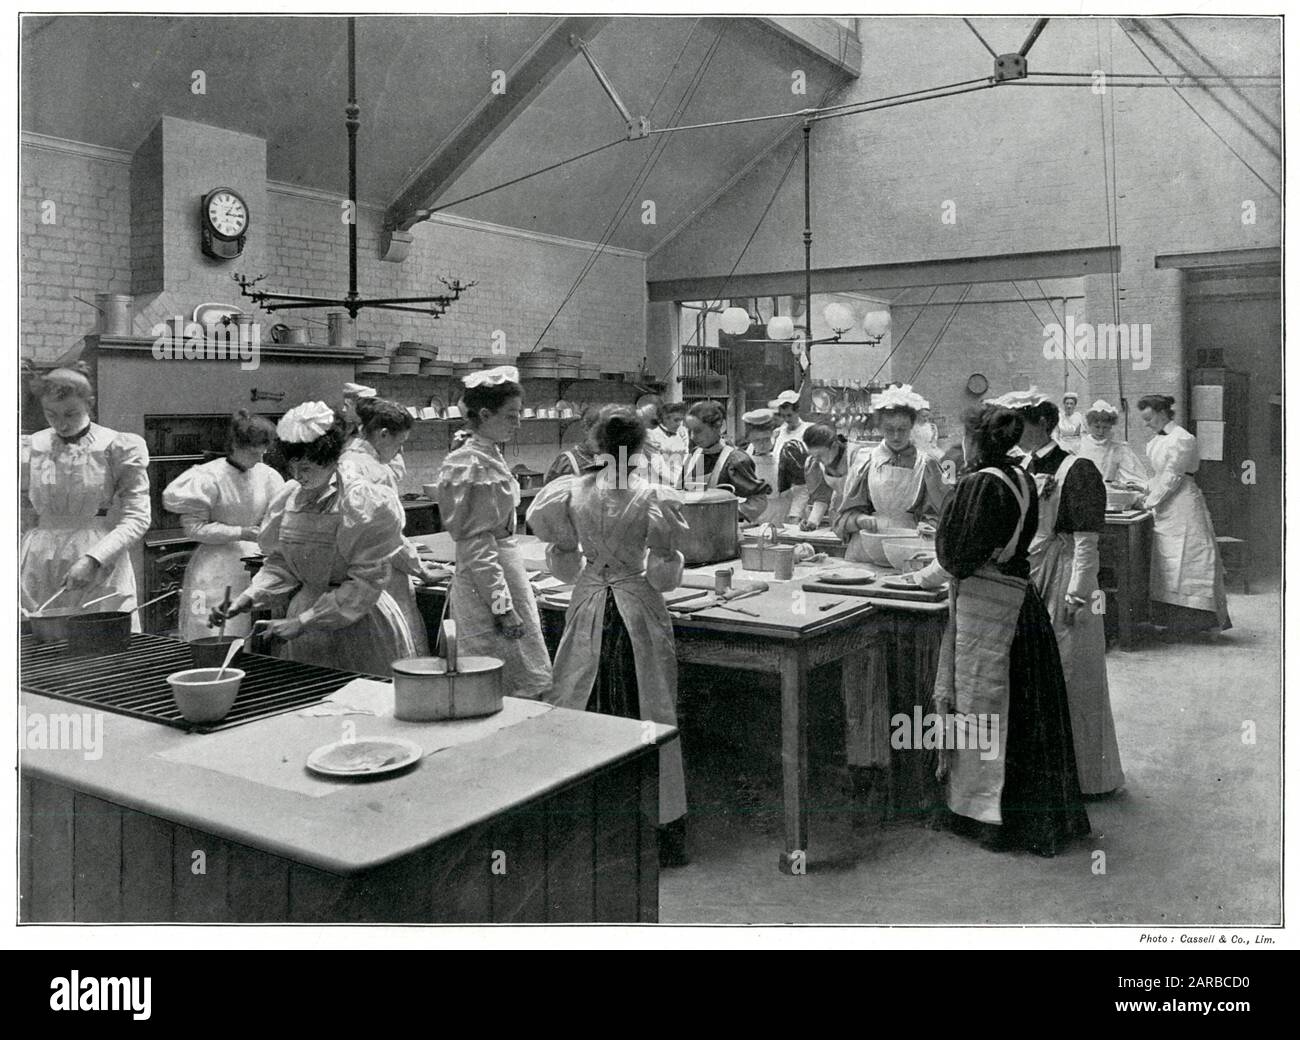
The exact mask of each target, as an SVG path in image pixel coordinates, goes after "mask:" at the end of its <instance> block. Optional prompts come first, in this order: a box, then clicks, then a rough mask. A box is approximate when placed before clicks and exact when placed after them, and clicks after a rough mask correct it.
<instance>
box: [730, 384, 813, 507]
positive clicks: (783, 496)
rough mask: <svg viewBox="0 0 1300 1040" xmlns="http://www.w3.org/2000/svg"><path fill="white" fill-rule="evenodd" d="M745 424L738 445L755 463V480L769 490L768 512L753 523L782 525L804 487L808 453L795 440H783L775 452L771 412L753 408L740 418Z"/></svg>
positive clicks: (773, 422) (774, 419) (773, 424)
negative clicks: (743, 432) (743, 435)
mask: <svg viewBox="0 0 1300 1040" xmlns="http://www.w3.org/2000/svg"><path fill="white" fill-rule="evenodd" d="M740 419H741V422H743V423H744V424H745V443H744V444H742V445H741V447H742V448H743V449H744V451H745V452H746V453H747V454H748V455H749V457H750V458H751V459H752V460H753V462H754V476H755V477H757V478H758V479H759V480H761V481H762V482H763V483H765V484H767V485H768V486H769V487H771V488H772V490H773V492H774V493H773V494H772V495H769V496H768V499H767V508H766V509H764V510H763V512H762V513H761V514H760V515H759V517H758V518H757V519H756V520H755V521H754V522H755V523H758V524H781V525H783V524H785V522H786V520H787V519H789V518H790V515H791V512H792V510H793V509H794V496H795V491H796V489H798V488H802V487H804V484H805V479H806V478H805V476H804V471H805V467H806V465H807V461H808V449H807V446H806V445H805V444H804V442H803V441H802V440H801V439H800V438H798V437H790V438H786V440H785V441H784V442H783V443H782V445H781V448H780V450H779V451H777V450H775V449H774V447H773V445H774V443H775V441H774V438H773V433H774V431H775V427H776V416H775V414H773V412H772V410H771V409H770V408H755V409H753V410H752V411H748V412H746V413H745V414H744V415H742V416H741V417H740Z"/></svg>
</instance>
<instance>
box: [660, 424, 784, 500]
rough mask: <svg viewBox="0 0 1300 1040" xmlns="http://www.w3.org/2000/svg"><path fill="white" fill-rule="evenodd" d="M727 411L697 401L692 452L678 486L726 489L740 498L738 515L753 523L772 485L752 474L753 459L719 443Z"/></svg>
mask: <svg viewBox="0 0 1300 1040" xmlns="http://www.w3.org/2000/svg"><path fill="white" fill-rule="evenodd" d="M726 419H727V416H726V412H724V411H723V410H722V405H720V404H718V402H717V401H697V402H696V403H695V404H694V405H692V406H691V411H690V416H689V418H688V420H687V421H688V423H689V425H690V430H691V443H692V444H693V445H694V450H693V451H692V452H691V455H690V457H689V458H688V459H687V460H686V467H685V468H684V469H683V471H682V478H681V481H680V484H679V486H681V487H684V488H686V489H687V490H700V489H713V488H725V489H726V490H729V491H731V492H732V494H734V495H735V496H736V497H737V498H739V499H740V506H739V511H740V515H741V516H742V517H743V518H744V519H745V520H748V521H751V522H753V521H756V520H757V519H758V518H759V517H760V516H762V515H763V514H764V513H765V512H766V511H767V500H768V497H769V496H770V495H771V494H772V490H773V488H772V485H771V484H769V483H768V482H767V481H765V480H761V479H760V478H759V477H758V475H757V474H756V473H755V472H754V460H753V459H751V458H750V457H749V455H748V454H747V453H746V452H744V451H742V450H741V449H740V448H735V447H732V446H731V445H730V444H726V443H724V442H723V440H722V430H723V426H724V425H725V424H726Z"/></svg>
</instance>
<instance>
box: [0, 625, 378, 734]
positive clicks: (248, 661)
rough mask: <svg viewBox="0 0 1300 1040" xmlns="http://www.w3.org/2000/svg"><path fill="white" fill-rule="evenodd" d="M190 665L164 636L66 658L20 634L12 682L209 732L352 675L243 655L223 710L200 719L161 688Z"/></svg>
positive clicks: (303, 702)
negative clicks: (191, 718)
mask: <svg viewBox="0 0 1300 1040" xmlns="http://www.w3.org/2000/svg"><path fill="white" fill-rule="evenodd" d="M193 666H194V665H193V661H192V660H191V658H190V650H189V647H188V646H187V645H186V644H185V643H183V642H181V641H179V640H176V639H168V638H166V637H164V636H154V635H143V634H139V633H136V634H133V635H132V636H131V645H130V648H129V649H128V650H126V651H124V652H122V653H116V654H100V655H96V656H93V657H74V656H71V655H70V654H69V653H68V646H67V643H65V642H62V641H60V642H55V643H37V642H36V640H35V639H34V638H33V637H32V636H23V637H22V642H21V659H20V668H21V673H20V675H21V677H20V684H21V686H22V688H23V689H24V690H27V691H29V692H31V693H39V694H42V695H43V696H46V697H55V698H58V699H59V700H64V701H72V702H73V703H74V704H84V705H87V706H89V707H94V708H101V709H103V710H104V711H115V712H117V713H119V714H121V715H130V716H132V717H133V718H137V719H148V720H149V721H151V722H160V723H162V724H163V725H165V726H175V727H176V728H177V729H184V730H192V731H194V732H197V733H212V732H216V731H217V730H223V729H231V728H232V727H235V726H242V725H244V724H245V723H248V722H256V721H257V720H259V719H265V718H270V717H271V716H272V715H281V714H283V713H284V712H287V711H293V710H294V709H296V708H302V707H306V706H307V705H309V704H315V703H317V702H318V701H322V700H324V699H325V698H326V697H328V696H329V695H330V694H331V693H333V692H334V691H335V690H338V689H340V688H341V687H343V686H346V685H347V684H348V683H349V682H351V681H352V680H353V679H355V678H357V673H354V672H341V671H337V670H335V669H333V668H321V667H318V666H317V665H311V664H302V663H300V662H298V661H284V660H281V659H280V658H278V657H265V656H263V655H261V654H247V653H246V654H244V655H243V657H241V658H240V662H239V664H238V666H237V667H239V668H242V669H243V670H244V672H245V675H244V681H243V683H242V684H241V685H240V687H239V696H238V697H237V698H235V704H234V707H232V708H231V709H230V714H229V715H227V716H226V717H225V718H224V719H222V720H221V721H220V722H214V723H207V724H201V723H192V722H186V721H185V720H184V719H183V718H181V714H180V712H179V711H178V710H177V709H176V702H175V701H174V700H173V699H172V691H171V687H170V686H168V685H167V676H169V675H170V674H171V673H172V672H179V671H182V670H184V669H186V668H192V667H193Z"/></svg>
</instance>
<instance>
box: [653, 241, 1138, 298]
mask: <svg viewBox="0 0 1300 1040" xmlns="http://www.w3.org/2000/svg"><path fill="white" fill-rule="evenodd" d="M1118 270H1120V257H1119V249H1118V248H1112V247H1110V246H1094V247H1091V248H1087V247H1085V248H1080V249H1059V250H1050V251H1046V252H1041V253H1013V254H1009V255H1005V256H981V257H962V258H960V259H955V260H919V261H916V262H914V263H904V264H875V265H872V266H868V267H829V268H822V269H820V270H818V269H816V268H814V270H813V273H812V274H813V284H814V286H816V291H817V292H822V293H832V292H866V293H872V292H881V291H884V290H887V289H901V288H905V287H907V286H916V285H925V286H929V285H966V284H969V283H978V282H1010V281H1032V280H1033V279H1035V278H1078V277H1082V276H1083V275H1090V274H1106V273H1110V272H1114V271H1118ZM646 289H647V294H648V296H649V300H650V302H651V303H659V302H663V301H667V300H714V299H718V298H720V297H732V296H736V297H748V296H785V295H789V294H791V293H793V294H796V295H798V294H801V293H802V292H803V272H802V271H777V272H772V273H768V274H741V275H733V276H731V277H727V276H725V275H715V276H712V277H705V278H680V279H665V280H663V281H652V282H649V283H647V285H646Z"/></svg>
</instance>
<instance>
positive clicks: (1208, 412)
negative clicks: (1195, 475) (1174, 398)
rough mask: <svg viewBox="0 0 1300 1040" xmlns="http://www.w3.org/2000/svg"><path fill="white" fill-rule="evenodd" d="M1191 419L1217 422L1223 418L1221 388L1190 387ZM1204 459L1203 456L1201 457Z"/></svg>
mask: <svg viewBox="0 0 1300 1040" xmlns="http://www.w3.org/2000/svg"><path fill="white" fill-rule="evenodd" d="M1192 418H1193V419H1194V420H1197V421H1200V420H1201V419H1206V420H1210V421H1215V422H1217V421H1219V420H1221V419H1222V418H1223V387H1222V386H1194V387H1192ZM1202 458H1204V456H1202Z"/></svg>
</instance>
